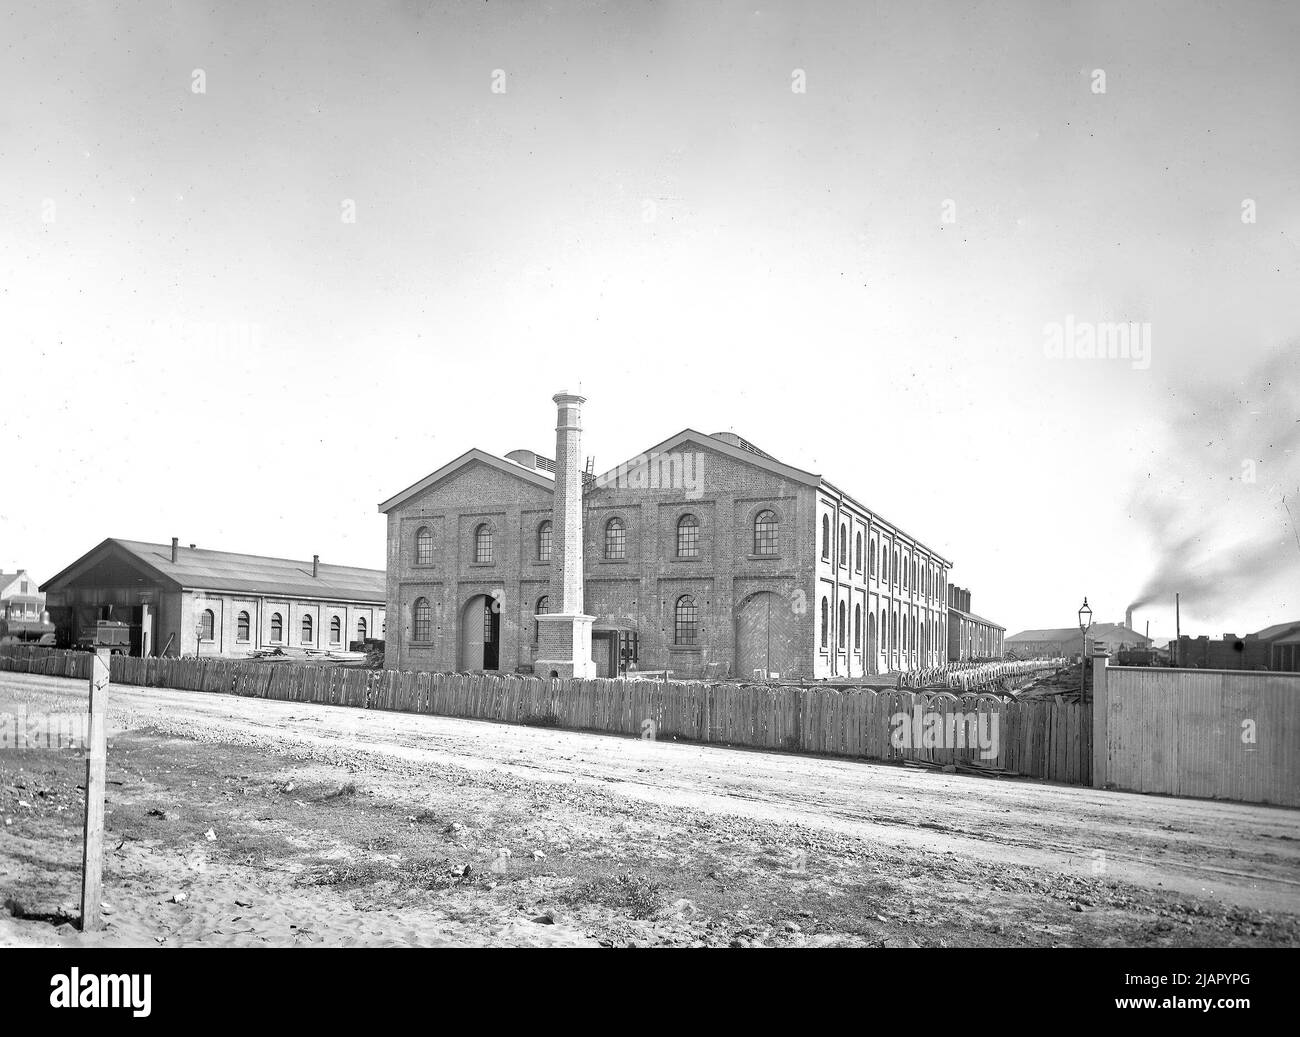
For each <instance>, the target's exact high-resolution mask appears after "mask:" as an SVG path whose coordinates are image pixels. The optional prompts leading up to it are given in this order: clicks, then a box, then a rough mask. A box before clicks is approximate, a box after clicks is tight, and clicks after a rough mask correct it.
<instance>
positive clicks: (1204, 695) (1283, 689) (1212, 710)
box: [1093, 660, 1300, 806]
mask: <svg viewBox="0 0 1300 1037" xmlns="http://www.w3.org/2000/svg"><path fill="white" fill-rule="evenodd" d="M1098 661H1100V660H1098ZM1103 672H1104V675H1105V676H1104V680H1094V684H1093V687H1094V692H1095V695H1096V706H1097V717H1096V724H1097V728H1096V731H1095V744H1096V746H1097V755H1096V759H1095V774H1096V781H1095V782H1094V784H1096V785H1098V786H1101V787H1107V788H1117V789H1127V790H1130V791H1133V792H1161V793H1167V794H1168V795H1171V796H1198V797H1201V798H1204V799H1210V798H1214V799H1231V800H1237V801H1240V802H1243V803H1276V804H1279V805H1283V806H1300V674H1296V673H1267V672H1262V671H1243V670H1193V669H1157V668H1146V667H1128V666H1104V667H1103V666H1098V667H1097V670H1096V671H1095V673H1096V674H1098V675H1100V674H1102V673H1103Z"/></svg>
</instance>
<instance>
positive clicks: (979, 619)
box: [948, 605, 1006, 630]
mask: <svg viewBox="0 0 1300 1037" xmlns="http://www.w3.org/2000/svg"><path fill="white" fill-rule="evenodd" d="M948 611H949V612H955V613H957V615H959V616H965V617H966V618H967V619H970V620H974V621H975V622H976V623H983V624H984V625H985V626H989V627H997V628H998V629H999V630H1006V627H1004V626H1003V625H1002V624H1001V623H994V622H993V620H991V619H985V618H984V617H983V616H977V615H975V613H974V612H967V611H966V610H965V609H956V608H953V607H952V606H951V605H949V606H948Z"/></svg>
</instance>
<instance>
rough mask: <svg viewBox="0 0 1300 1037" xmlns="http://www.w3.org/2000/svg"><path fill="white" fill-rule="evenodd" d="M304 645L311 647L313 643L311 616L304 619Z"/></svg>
mask: <svg viewBox="0 0 1300 1037" xmlns="http://www.w3.org/2000/svg"><path fill="white" fill-rule="evenodd" d="M302 643H303V644H305V645H309V644H311V643H312V637H311V616H303V617H302Z"/></svg>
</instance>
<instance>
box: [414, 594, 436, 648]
mask: <svg viewBox="0 0 1300 1037" xmlns="http://www.w3.org/2000/svg"><path fill="white" fill-rule="evenodd" d="M412 619H413V620H414V622H413V623H412V625H411V637H412V640H415V641H432V640H433V608H432V607H431V606H430V605H429V599H428V598H416V599H415V608H414V609H413V610H412Z"/></svg>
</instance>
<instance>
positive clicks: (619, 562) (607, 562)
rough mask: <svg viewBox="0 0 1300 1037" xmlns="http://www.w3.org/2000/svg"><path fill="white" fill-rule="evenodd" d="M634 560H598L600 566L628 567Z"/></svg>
mask: <svg viewBox="0 0 1300 1037" xmlns="http://www.w3.org/2000/svg"><path fill="white" fill-rule="evenodd" d="M631 560H632V559H630V558H598V559H597V560H596V561H597V564H598V565H627V564H628V562H630V561H631Z"/></svg>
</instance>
